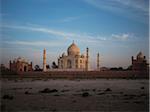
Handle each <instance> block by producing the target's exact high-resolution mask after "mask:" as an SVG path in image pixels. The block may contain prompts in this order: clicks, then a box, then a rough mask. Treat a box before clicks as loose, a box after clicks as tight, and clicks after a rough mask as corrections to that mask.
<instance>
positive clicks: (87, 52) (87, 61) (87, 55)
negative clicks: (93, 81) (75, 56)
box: [86, 47, 89, 71]
mask: <svg viewBox="0 0 150 112" xmlns="http://www.w3.org/2000/svg"><path fill="white" fill-rule="evenodd" d="M88 70H89V48H88V47H87V48H86V71H88Z"/></svg>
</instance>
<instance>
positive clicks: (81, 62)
mask: <svg viewBox="0 0 150 112" xmlns="http://www.w3.org/2000/svg"><path fill="white" fill-rule="evenodd" d="M88 52H89V49H88V48H87V49H86V56H85V55H83V54H82V55H80V49H79V48H78V46H77V45H76V44H75V43H74V42H73V43H72V44H71V45H70V46H69V47H68V50H67V53H68V54H67V55H65V53H63V54H62V56H61V57H59V58H58V68H59V69H63V70H64V69H66V70H88V69H89V54H88Z"/></svg>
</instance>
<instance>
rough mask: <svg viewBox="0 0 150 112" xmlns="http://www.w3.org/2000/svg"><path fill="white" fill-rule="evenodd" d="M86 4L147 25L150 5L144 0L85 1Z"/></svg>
mask: <svg viewBox="0 0 150 112" xmlns="http://www.w3.org/2000/svg"><path fill="white" fill-rule="evenodd" d="M84 1H85V3H87V4H90V5H91V6H93V7H95V8H97V9H100V10H106V11H110V12H113V13H115V14H119V15H121V16H123V17H127V18H130V19H133V20H136V21H139V22H143V23H145V22H146V23H147V22H148V16H149V5H148V4H149V3H148V1H144V0H84Z"/></svg>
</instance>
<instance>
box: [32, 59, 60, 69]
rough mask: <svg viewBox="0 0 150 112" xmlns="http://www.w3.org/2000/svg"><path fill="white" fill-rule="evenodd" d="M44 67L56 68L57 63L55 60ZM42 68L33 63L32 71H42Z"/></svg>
mask: <svg viewBox="0 0 150 112" xmlns="http://www.w3.org/2000/svg"><path fill="white" fill-rule="evenodd" d="M46 68H47V69H51V68H52V69H57V68H58V65H57V64H56V63H55V61H53V62H52V65H51V67H50V65H46ZM42 70H43V69H41V68H40V66H39V65H35V66H34V71H42Z"/></svg>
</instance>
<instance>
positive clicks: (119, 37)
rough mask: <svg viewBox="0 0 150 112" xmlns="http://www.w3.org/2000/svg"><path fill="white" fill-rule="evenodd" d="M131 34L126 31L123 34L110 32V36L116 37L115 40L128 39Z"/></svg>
mask: <svg viewBox="0 0 150 112" xmlns="http://www.w3.org/2000/svg"><path fill="white" fill-rule="evenodd" d="M132 36H133V35H131V34H128V33H123V34H120V35H119V34H112V38H114V39H117V40H122V41H125V40H128V39H129V38H130V37H132Z"/></svg>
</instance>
